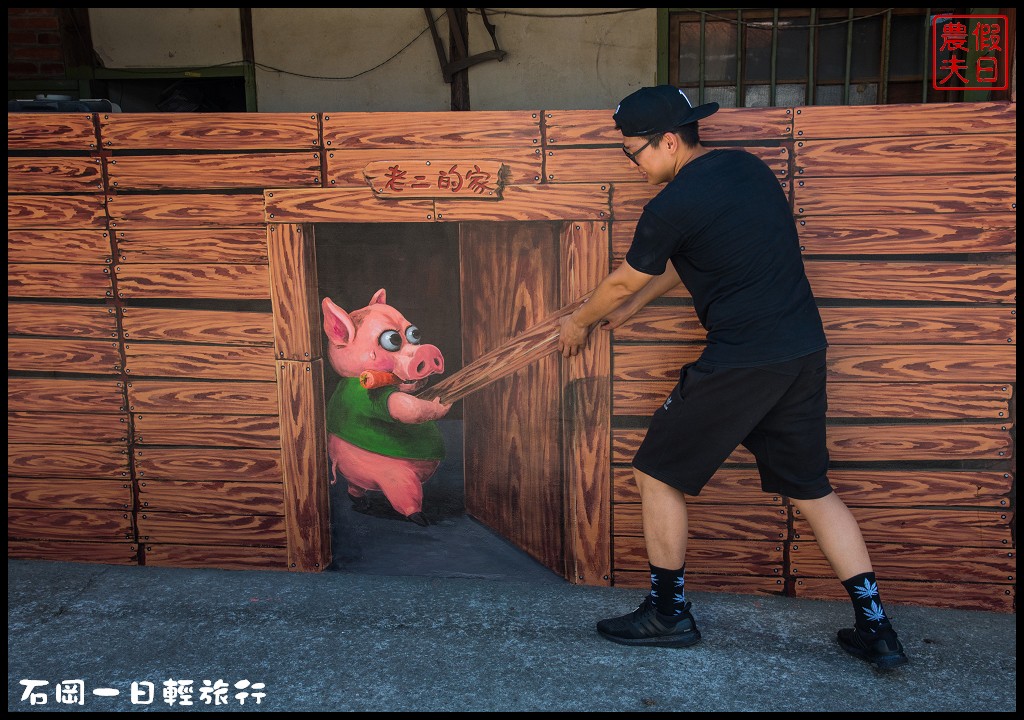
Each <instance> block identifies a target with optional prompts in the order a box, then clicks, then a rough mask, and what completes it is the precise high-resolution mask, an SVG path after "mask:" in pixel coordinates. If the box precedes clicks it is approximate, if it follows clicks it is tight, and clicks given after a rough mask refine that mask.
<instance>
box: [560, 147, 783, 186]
mask: <svg viewBox="0 0 1024 720" xmlns="http://www.w3.org/2000/svg"><path fill="white" fill-rule="evenodd" d="M620 140H621V138H620ZM742 149H743V150H746V151H747V152H749V153H751V154H753V155H756V156H757V157H759V158H761V159H762V160H764V162H765V163H766V164H767V165H768V167H769V168H771V171H772V173H774V174H775V176H776V177H777V178H779V179H780V180H784V179H787V178H788V176H789V148H786V147H749V148H742ZM595 177H599V178H603V179H604V180H605V181H606V182H613V183H616V184H618V183H628V182H637V183H645V182H646V181H645V180H644V178H643V176H642V175H641V174H640V173H639V172H638V168H637V166H636V165H634V164H633V163H632V162H631V161H630V160H629V158H627V157H626V156H625V155H624V154H623V153H622V150H621V149H620V147H618V146H616V147H612V148H603V147H601V148H562V147H550V148H546V149H545V150H544V179H545V182H550V183H566V182H575V183H580V182H584V183H585V182H593V178H595Z"/></svg>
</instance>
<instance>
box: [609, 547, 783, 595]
mask: <svg viewBox="0 0 1024 720" xmlns="http://www.w3.org/2000/svg"><path fill="white" fill-rule="evenodd" d="M784 546H785V544H784V543H783V542H782V541H776V542H764V541H751V540H703V539H697V538H695V539H693V540H692V541H690V542H688V543H687V545H686V577H687V579H689V578H690V577H691V574H692V573H713V574H726V575H767V576H776V577H782V575H783V567H784V563H783V556H784ZM612 564H613V565H614V566H615V570H616V574H618V572H619V571H624V570H625V571H639V572H647V573H648V575H649V574H650V569H649V568H648V557H647V550H646V548H645V547H644V540H643V538H638V537H623V536H618V537H616V538H615V557H614V558H613V559H612ZM649 586H650V583H649V582H648V587H649ZM702 589H703V588H702Z"/></svg>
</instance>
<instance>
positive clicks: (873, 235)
mask: <svg viewBox="0 0 1024 720" xmlns="http://www.w3.org/2000/svg"><path fill="white" fill-rule="evenodd" d="M797 230H798V231H799V232H800V245H801V250H803V251H804V252H805V253H806V254H808V255H912V254H951V253H954V254H961V253H1013V252H1016V247H1017V218H1016V216H1014V215H1009V214H1006V213H957V214H956V215H955V216H953V217H951V216H950V215H948V214H914V215H837V216H823V215H815V216H811V217H802V218H800V220H799V222H798V223H797ZM631 240H632V234H630V236H629V238H628V240H627V241H626V245H625V248H626V249H628V248H629V241H631ZM623 254H625V249H624V250H623Z"/></svg>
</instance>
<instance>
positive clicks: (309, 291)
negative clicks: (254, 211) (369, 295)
mask: <svg viewBox="0 0 1024 720" xmlns="http://www.w3.org/2000/svg"><path fill="white" fill-rule="evenodd" d="M267 247H268V248H269V253H270V285H271V302H272V304H273V308H274V344H275V346H276V349H277V357H278V358H280V359H285V360H304V361H309V360H314V359H316V358H318V357H320V345H321V341H320V338H321V333H322V329H321V328H322V325H321V322H320V312H321V310H320V300H319V290H318V282H317V272H316V241H315V239H314V237H313V227H312V226H311V225H305V226H303V225H271V226H270V227H268V228H267Z"/></svg>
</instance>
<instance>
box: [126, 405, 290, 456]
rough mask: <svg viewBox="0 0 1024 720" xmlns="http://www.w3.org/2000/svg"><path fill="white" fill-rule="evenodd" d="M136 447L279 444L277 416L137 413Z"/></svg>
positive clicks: (270, 445)
mask: <svg viewBox="0 0 1024 720" xmlns="http://www.w3.org/2000/svg"><path fill="white" fill-rule="evenodd" d="M133 421H134V428H135V435H134V440H135V443H136V445H137V446H146V445H194V446H200V447H238V448H276V447H280V442H281V438H280V427H279V423H278V421H277V418H275V417H273V416H269V415H192V414H190V413H166V414H165V413H149V412H147V413H136V414H135V415H134V416H133Z"/></svg>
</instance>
